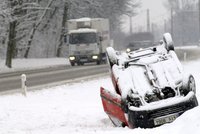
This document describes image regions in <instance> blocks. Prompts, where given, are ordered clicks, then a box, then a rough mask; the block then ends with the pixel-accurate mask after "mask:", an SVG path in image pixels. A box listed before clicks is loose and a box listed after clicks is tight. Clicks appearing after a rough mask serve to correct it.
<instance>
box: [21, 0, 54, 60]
mask: <svg viewBox="0 0 200 134" xmlns="http://www.w3.org/2000/svg"><path fill="white" fill-rule="evenodd" d="M54 1H55V0H49V3H48V5H47V6H46V9H45V10H44V12H43V14H42V16H41V17H40V19H39V20H38V21H37V22H36V23H35V25H34V27H33V29H32V30H31V33H30V38H29V40H28V43H27V49H26V52H25V54H24V58H28V54H29V51H30V47H31V44H32V41H33V37H34V35H35V32H36V30H37V28H38V26H39V25H40V24H41V22H42V20H43V18H44V17H45V15H46V14H47V10H48V8H49V7H50V6H51V5H52V3H53V2H54Z"/></svg>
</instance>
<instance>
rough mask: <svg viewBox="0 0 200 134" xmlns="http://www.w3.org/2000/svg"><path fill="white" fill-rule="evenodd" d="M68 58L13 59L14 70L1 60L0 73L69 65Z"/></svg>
mask: <svg viewBox="0 0 200 134" xmlns="http://www.w3.org/2000/svg"><path fill="white" fill-rule="evenodd" d="M69 64H70V63H69V60H68V58H48V59H45V58H44V59H41V58H40V59H13V60H12V68H11V69H9V68H7V67H6V66H5V60H3V59H0V72H8V71H17V70H25V69H26V70H29V69H35V68H45V67H53V66H57V65H69Z"/></svg>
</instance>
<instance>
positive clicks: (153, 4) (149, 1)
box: [122, 0, 169, 32]
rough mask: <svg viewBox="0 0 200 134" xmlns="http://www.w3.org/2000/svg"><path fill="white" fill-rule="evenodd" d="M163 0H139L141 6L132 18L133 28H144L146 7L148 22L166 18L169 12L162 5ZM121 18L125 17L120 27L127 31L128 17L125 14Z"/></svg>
mask: <svg viewBox="0 0 200 134" xmlns="http://www.w3.org/2000/svg"><path fill="white" fill-rule="evenodd" d="M165 1H166V0H141V7H140V9H139V10H138V15H136V16H135V17H133V18H132V24H133V30H139V29H138V27H142V28H144V29H146V17H147V12H146V11H147V9H149V12H150V22H153V23H159V24H161V23H164V19H166V18H168V14H169V12H168V11H167V10H166V8H165V7H164V5H163V3H164V2H165ZM123 19H125V21H124V22H125V23H124V25H123V26H122V28H123V29H124V31H125V32H129V19H128V17H127V16H126V17H124V18H123ZM144 29H140V30H144Z"/></svg>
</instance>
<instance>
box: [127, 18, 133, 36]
mask: <svg viewBox="0 0 200 134" xmlns="http://www.w3.org/2000/svg"><path fill="white" fill-rule="evenodd" d="M128 17H129V23H130V35H132V33H133V25H132V16H131V15H129V16H128Z"/></svg>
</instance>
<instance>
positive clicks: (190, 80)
mask: <svg viewBox="0 0 200 134" xmlns="http://www.w3.org/2000/svg"><path fill="white" fill-rule="evenodd" d="M190 91H193V92H194V93H196V84H195V79H194V77H193V76H192V75H191V74H190V75H187V76H185V77H184V78H183V85H182V92H183V94H184V95H187V94H188V93H189V92H190Z"/></svg>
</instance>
